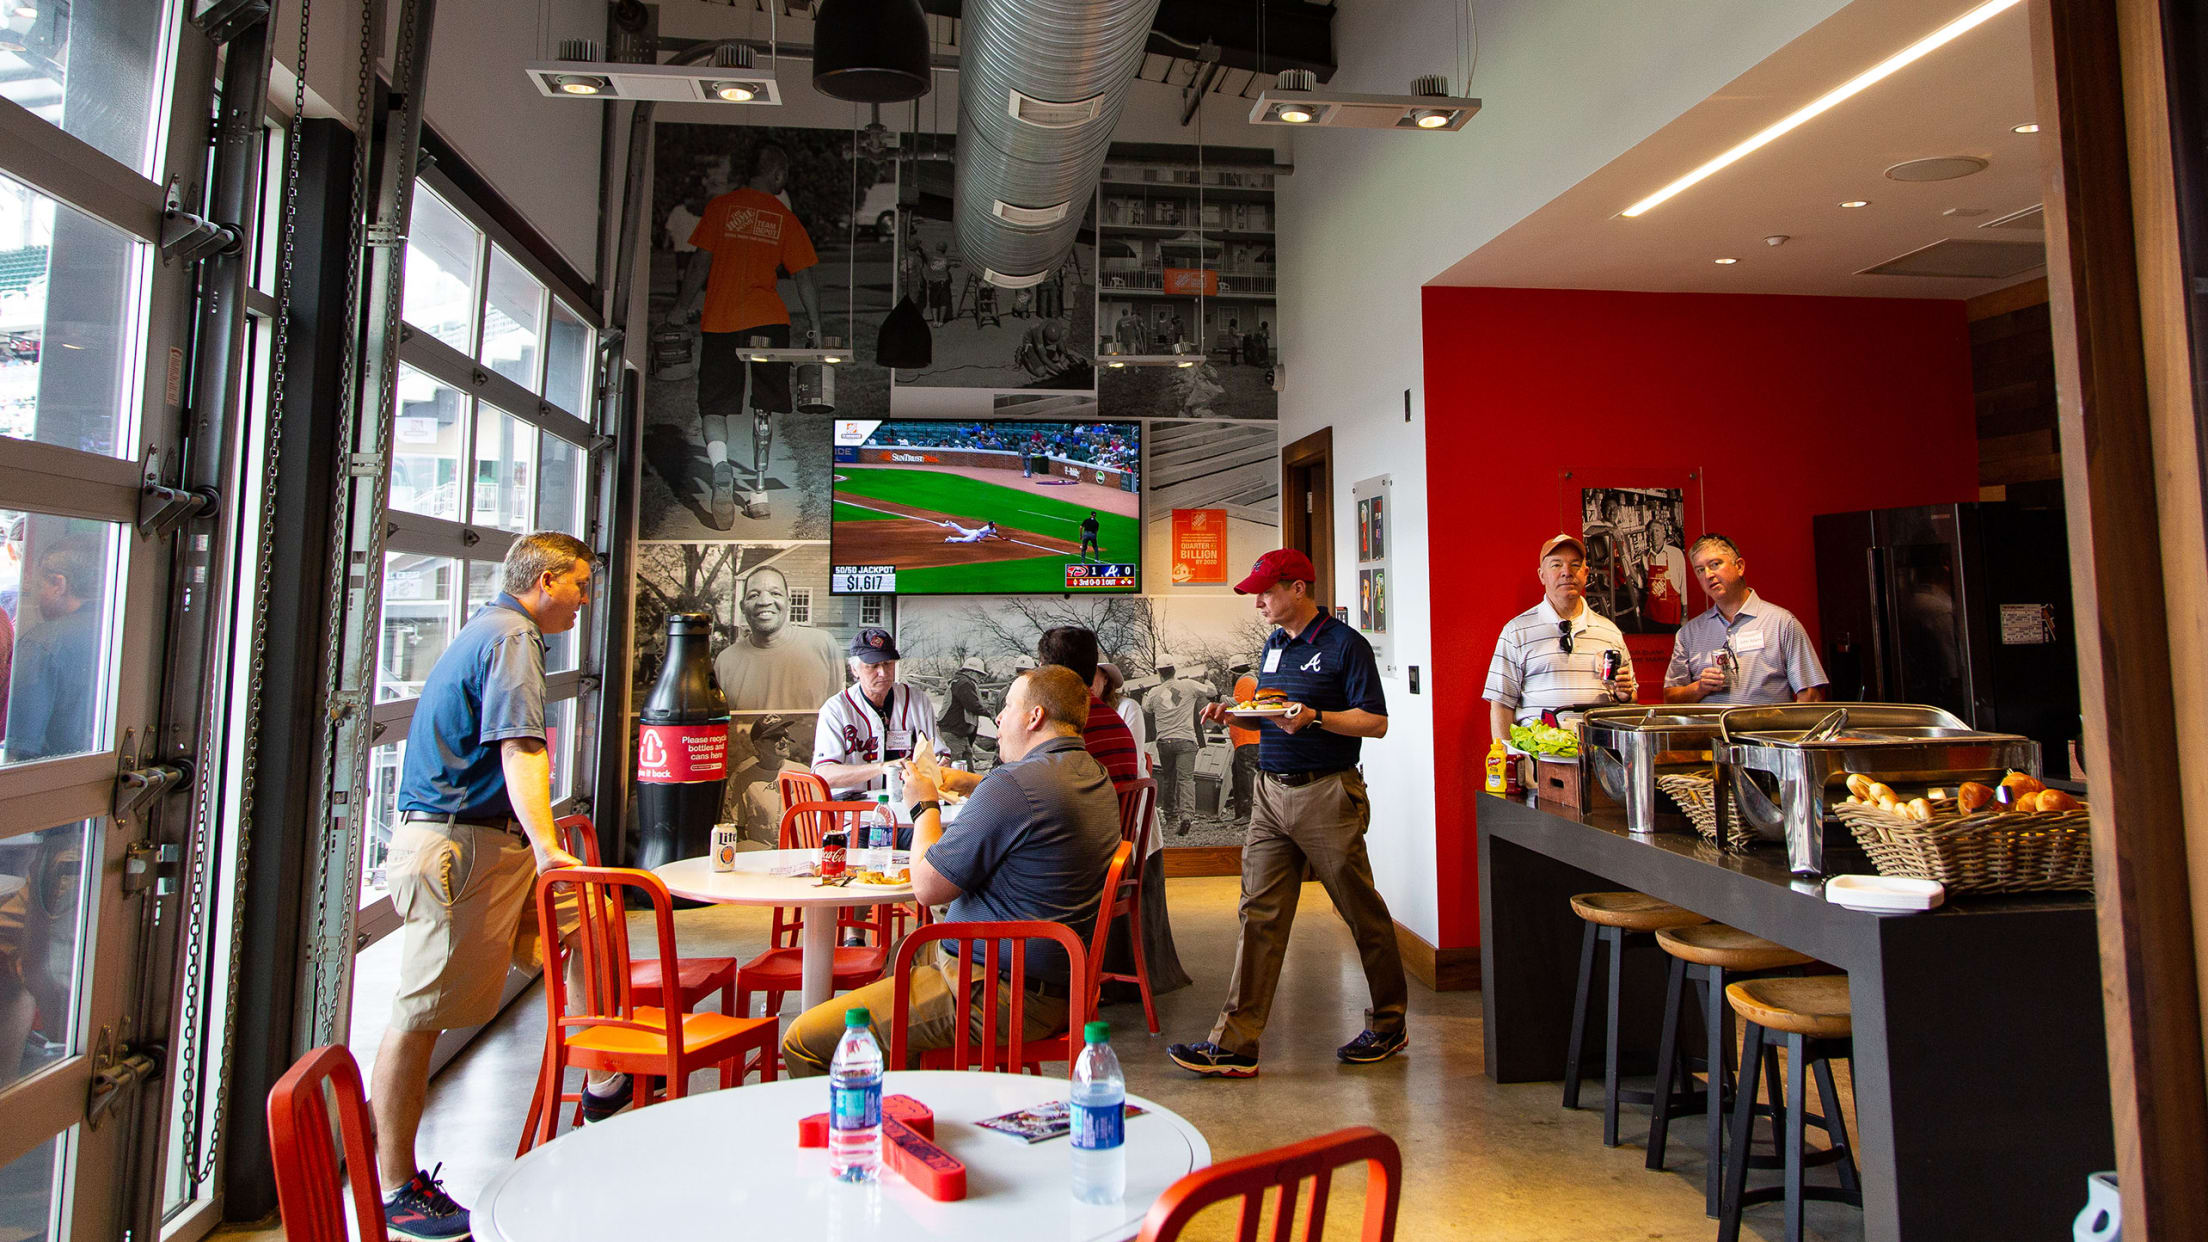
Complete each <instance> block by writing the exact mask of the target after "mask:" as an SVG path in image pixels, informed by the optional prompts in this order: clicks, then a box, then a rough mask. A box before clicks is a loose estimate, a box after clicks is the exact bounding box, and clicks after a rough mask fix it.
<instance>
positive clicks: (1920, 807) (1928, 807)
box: [1905, 798, 1932, 822]
mask: <svg viewBox="0 0 2208 1242" xmlns="http://www.w3.org/2000/svg"><path fill="white" fill-rule="evenodd" d="M1905 809H1906V810H1907V811H1908V813H1909V818H1911V819H1914V820H1918V821H1920V822H1921V821H1925V820H1929V819H1931V818H1932V804H1931V803H1930V802H1927V801H1925V800H1924V799H1923V798H1911V799H1909V801H1908V803H1907V804H1906V807H1905Z"/></svg>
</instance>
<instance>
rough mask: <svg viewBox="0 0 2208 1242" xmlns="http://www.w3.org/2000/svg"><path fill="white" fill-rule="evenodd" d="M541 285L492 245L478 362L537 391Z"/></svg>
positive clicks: (542, 321) (540, 331)
mask: <svg viewBox="0 0 2208 1242" xmlns="http://www.w3.org/2000/svg"><path fill="white" fill-rule="evenodd" d="M543 324H544V286H543V285H541V284H539V283H537V278H536V277H534V276H531V275H530V274H529V273H528V272H526V271H524V270H522V266H521V264H519V263H516V262H514V261H513V260H512V259H510V258H508V257H506V252H505V251H503V250H500V249H499V248H498V247H496V246H493V247H491V297H490V306H489V307H488V309H486V310H485V312H484V315H483V353H482V356H481V358H480V361H481V362H482V363H483V364H484V365H485V366H488V367H490V368H491V369H492V370H493V371H496V372H498V373H499V374H500V375H503V376H505V377H506V378H507V379H510V380H512V381H514V382H515V383H517V384H520V385H521V386H523V387H524V388H527V389H528V390H529V391H531V392H535V391H536V390H537V340H538V338H539V337H540V336H541V335H543Z"/></svg>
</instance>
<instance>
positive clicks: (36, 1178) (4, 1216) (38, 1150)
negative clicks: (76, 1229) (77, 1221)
mask: <svg viewBox="0 0 2208 1242" xmlns="http://www.w3.org/2000/svg"><path fill="white" fill-rule="evenodd" d="M60 1155H61V1139H59V1138H52V1139H48V1140H47V1141H45V1142H43V1143H40V1144H39V1145H38V1146H36V1147H33V1148H32V1149H30V1150H29V1151H27V1152H24V1153H23V1156H22V1158H21V1159H19V1160H17V1161H16V1162H15V1163H14V1164H11V1165H9V1166H8V1167H7V1168H5V1169H0V1238H22V1239H24V1240H25V1242H45V1240H46V1239H47V1238H58V1237H60V1236H62V1234H61V1229H60V1226H59V1223H58V1222H56V1221H55V1220H54V1201H55V1200H56V1199H57V1198H59V1189H60V1181H61V1179H60V1177H59V1176H58V1174H59V1171H60V1168H61V1161H60V1160H59V1159H58V1157H59V1156H60Z"/></svg>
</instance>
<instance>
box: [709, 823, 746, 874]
mask: <svg viewBox="0 0 2208 1242" xmlns="http://www.w3.org/2000/svg"><path fill="white" fill-rule="evenodd" d="M741 840H743V833H742V832H741V831H740V830H739V829H738V828H737V827H736V825H734V824H715V825H713V869H714V870H715V871H734V870H735V869H736V843H737V842H738V841H741Z"/></svg>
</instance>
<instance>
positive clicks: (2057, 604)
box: [1813, 501, 2078, 777]
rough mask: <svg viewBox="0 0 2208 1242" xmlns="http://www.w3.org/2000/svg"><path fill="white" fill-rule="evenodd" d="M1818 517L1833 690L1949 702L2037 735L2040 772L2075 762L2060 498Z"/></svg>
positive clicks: (1985, 723) (1820, 599) (2065, 771)
mask: <svg viewBox="0 0 2208 1242" xmlns="http://www.w3.org/2000/svg"><path fill="white" fill-rule="evenodd" d="M1813 520H1814V521H1815V523H1816V537H1817V611H1818V616H1819V619H1820V620H1821V621H1822V623H1823V625H1822V644H1823V645H1822V651H1821V653H1820V654H1821V655H1822V656H1823V658H1824V662H1825V672H1826V673H1827V675H1829V676H1830V677H1831V678H1832V690H1831V697H1832V698H1834V699H1840V700H1847V699H1854V700H1857V701H1861V702H1891V703H1930V704H1932V705H1933V706H1935V707H1944V708H1946V709H1947V710H1949V711H1951V712H1953V713H1955V714H1956V715H1957V716H1960V717H1962V718H1963V719H1964V720H1967V721H1969V722H1970V723H1971V724H1972V725H1974V726H1976V727H1978V728H1980V729H1989V730H1998V731H2000V732H2003V733H2020V734H2022V735H2024V736H2025V737H2029V738H2032V739H2034V740H2036V741H2037V742H2038V743H2039V744H2040V750H2041V759H2042V763H2043V765H2044V767H2045V769H2046V773H2047V775H2049V776H2053V777H2064V776H2068V775H2070V774H2071V773H2070V760H2069V745H2070V742H2071V740H2072V739H2074V738H2076V737H2077V736H2078V648H2077V637H2076V629H2075V627H2074V626H2073V625H2072V624H2071V616H2072V609H2071V604H2070V547H2069V544H2068V542H2067V534H2066V531H2065V529H2064V523H2063V514H2062V510H2061V509H2059V508H2056V507H2053V506H2049V505H2033V504H2024V503H2017V502H2007V501H2001V502H1983V503H1974V504H1956V505H1927V506H1923V507H1921V508H1911V509H1867V510H1863V511H1861V512H1857V513H1827V514H1822V515H1820V516H1818V517H1817V518H1815V519H1813Z"/></svg>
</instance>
